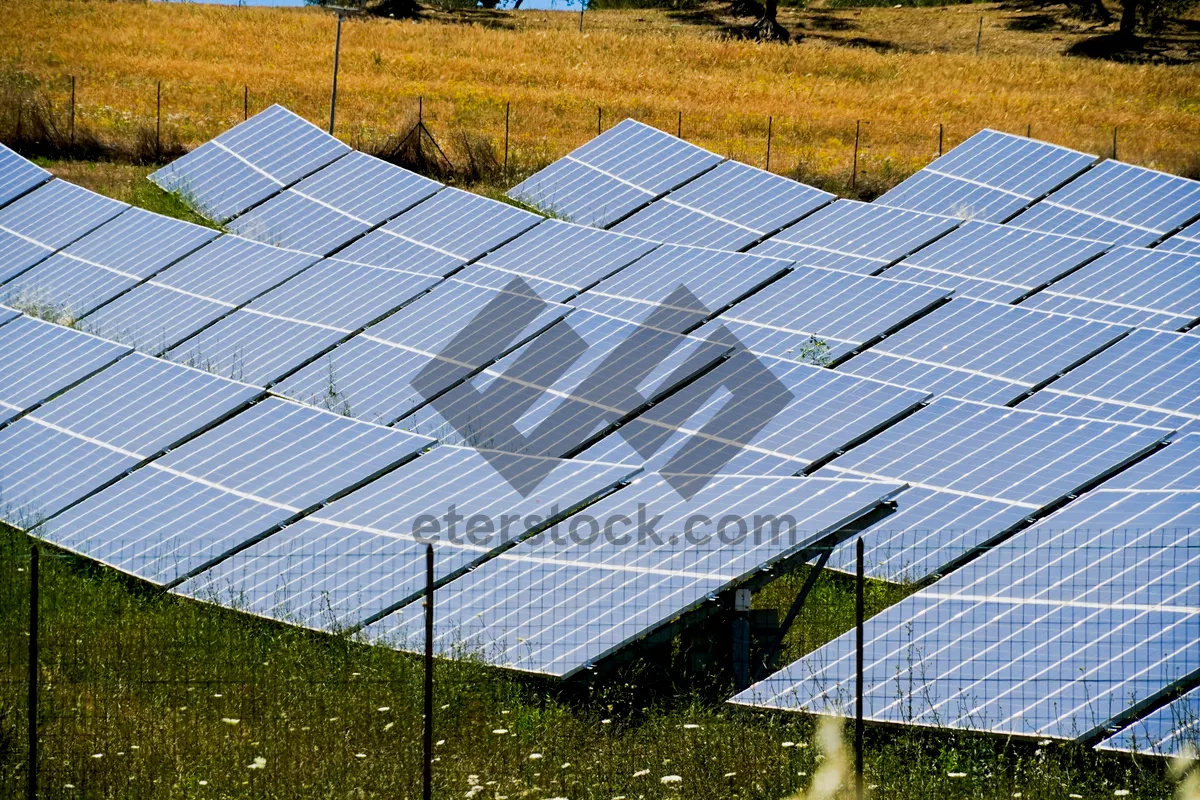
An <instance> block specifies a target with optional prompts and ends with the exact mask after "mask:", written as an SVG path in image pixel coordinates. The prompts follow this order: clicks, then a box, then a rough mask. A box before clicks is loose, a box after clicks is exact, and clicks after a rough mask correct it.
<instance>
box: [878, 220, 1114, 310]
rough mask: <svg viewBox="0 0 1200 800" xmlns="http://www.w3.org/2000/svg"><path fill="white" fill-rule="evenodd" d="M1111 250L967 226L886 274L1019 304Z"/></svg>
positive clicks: (1004, 228)
mask: <svg viewBox="0 0 1200 800" xmlns="http://www.w3.org/2000/svg"><path fill="white" fill-rule="evenodd" d="M1108 247H1109V246H1108V245H1107V244H1105V243H1103V242H1093V241H1090V240H1088V239H1077V238H1074V237H1071V236H1056V235H1054V234H1051V233H1039V232H1037V231H1026V230H1021V229H1020V228H1012V227H1009V226H1007V225H993V224H992V223H990V222H966V223H963V225H962V227H960V228H957V229H955V230H953V231H950V233H948V234H946V235H945V236H943V237H942V238H941V239H938V240H937V241H936V242H933V243H932V244H930V245H928V246H927V247H923V248H921V249H920V250H918V251H917V252H915V253H913V254H912V255H911V256H908V257H907V258H905V259H904V260H903V261H901V262H900V263H898V264H896V265H894V266H891V267H888V269H887V271H886V272H884V273H883V274H884V275H885V276H887V277H889V278H896V279H897V280H904V281H913V282H915V283H925V284H928V285H930V286H940V287H941V288H943V289H953V290H954V293H955V295H956V296H959V297H974V298H977V299H979V300H994V301H995V302H997V303H1015V302H1016V301H1017V300H1020V299H1021V298H1022V297H1024V296H1025V295H1027V294H1029V293H1030V292H1032V291H1034V290H1036V289H1039V288H1041V287H1043V286H1045V285H1046V284H1048V283H1050V282H1052V281H1055V280H1058V279H1059V278H1060V277H1062V276H1063V275H1065V274H1067V273H1068V272H1070V271H1071V270H1073V269H1076V268H1077V267H1079V266H1080V265H1082V264H1084V263H1086V262H1088V261H1090V260H1092V259H1093V258H1095V257H1096V256H1098V255H1100V254H1101V253H1103V252H1104V251H1105V250H1107V249H1108Z"/></svg>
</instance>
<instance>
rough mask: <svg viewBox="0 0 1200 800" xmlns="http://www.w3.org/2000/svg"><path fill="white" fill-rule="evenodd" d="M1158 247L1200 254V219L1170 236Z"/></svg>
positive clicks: (1177, 251) (1175, 251)
mask: <svg viewBox="0 0 1200 800" xmlns="http://www.w3.org/2000/svg"><path fill="white" fill-rule="evenodd" d="M1158 249H1159V250H1170V251H1171V252H1174V253H1189V254H1191V255H1200V220H1196V221H1195V222H1193V223H1192V224H1191V225H1188V226H1187V227H1186V228H1184V229H1183V230H1181V231H1179V233H1176V234H1174V235H1173V236H1170V237H1168V238H1167V239H1166V240H1165V241H1164V242H1163V243H1162V244H1160V245H1159V246H1158Z"/></svg>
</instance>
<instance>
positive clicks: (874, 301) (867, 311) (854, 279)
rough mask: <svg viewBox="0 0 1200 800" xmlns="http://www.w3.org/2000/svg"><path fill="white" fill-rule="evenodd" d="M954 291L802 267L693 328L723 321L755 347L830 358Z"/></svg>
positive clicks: (701, 332)
mask: <svg viewBox="0 0 1200 800" xmlns="http://www.w3.org/2000/svg"><path fill="white" fill-rule="evenodd" d="M949 296H950V292H948V291H946V290H945V289H935V288H933V287H932V286H922V285H920V284H917V283H907V282H905V281H892V280H888V279H886V278H872V277H869V276H866V275H853V274H850V273H846V272H840V271H838V270H828V269H816V268H812V267H796V268H794V269H793V270H792V271H791V272H790V273H788V274H787V275H785V276H784V277H783V278H781V279H780V280H778V281H775V282H774V283H772V284H771V285H770V286H767V287H766V288H765V289H763V290H762V291H760V292H758V293H756V294H755V295H753V296H752V297H750V298H748V299H746V300H744V301H742V302H741V303H738V304H737V305H735V306H734V307H733V308H731V309H729V310H728V311H726V312H725V313H723V314H721V315H720V316H719V317H717V318H716V319H714V320H713V321H712V322H709V323H708V324H707V325H705V326H703V327H701V328H699V329H697V330H696V332H695V335H696V336H706V335H708V334H710V333H711V332H712V331H713V330H715V329H716V327H717V326H718V325H723V326H725V328H727V329H728V330H729V331H730V332H731V333H732V334H733V335H734V336H735V337H736V338H737V340H738V341H739V342H740V343H741V344H742V345H743V346H745V347H746V349H748V350H752V351H753V352H755V353H761V354H762V355H769V356H775V357H777V358H786V359H790V360H792V361H808V362H812V363H819V364H827V363H829V362H832V361H836V360H837V359H839V358H843V357H845V356H846V355H849V354H850V353H852V352H854V351H855V350H857V349H859V348H861V347H862V346H863V345H864V344H867V343H868V342H871V341H874V340H875V339H878V338H879V337H881V336H885V335H887V334H888V333H890V332H892V331H894V330H896V329H897V328H899V327H901V326H903V325H906V324H908V323H909V322H911V321H912V320H913V319H915V318H916V317H919V316H920V315H921V314H924V313H925V312H927V311H929V310H930V309H931V308H933V307H935V306H936V305H938V304H939V303H941V302H943V301H945V300H946V298H948V297H949ZM814 340H816V341H814Z"/></svg>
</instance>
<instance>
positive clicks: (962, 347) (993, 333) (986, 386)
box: [838, 298, 1130, 405]
mask: <svg viewBox="0 0 1200 800" xmlns="http://www.w3.org/2000/svg"><path fill="white" fill-rule="evenodd" d="M1129 331H1130V328H1128V327H1123V326H1120V325H1106V324H1104V323H1102V322H1093V321H1092V320H1088V319H1082V318H1080V317H1068V316H1065V315H1063V314H1047V313H1045V312H1042V311H1033V310H1031V309H1026V308H1022V307H1020V306H1009V305H1004V304H1001V303H989V302H987V301H984V300H968V299H958V298H955V299H953V300H951V301H950V302H949V303H947V304H945V305H944V306H941V307H939V308H936V309H934V310H933V311H931V312H929V313H928V314H926V315H925V316H923V317H921V318H920V319H918V320H916V321H915V322H913V323H912V324H911V325H909V326H907V327H905V328H902V329H901V330H899V331H896V333H894V334H892V335H891V336H889V337H887V338H886V339H884V340H883V341H882V342H879V343H878V344H875V345H873V346H872V347H871V348H870V349H868V350H865V351H863V352H862V353H859V354H858V355H856V356H855V357H854V358H852V359H850V360H849V361H847V362H846V363H844V364H842V365H841V366H839V367H838V369H839V370H841V371H843V372H850V373H853V374H854V375H859V376H861V377H864V378H876V379H878V380H881V381H888V382H890V383H897V384H900V385H901V386H911V387H912V388H914V389H922V390H924V391H926V392H932V393H933V394H936V395H939V396H944V397H957V398H959V399H961V400H977V401H979V402H981V403H996V404H998V405H1005V404H1008V403H1014V402H1016V401H1017V400H1019V399H1020V398H1021V397H1022V396H1024V395H1026V394H1028V393H1029V392H1031V391H1033V389H1034V388H1035V387H1037V386H1040V385H1041V384H1043V383H1045V382H1047V381H1049V380H1052V379H1053V378H1054V377H1055V376H1056V375H1059V374H1061V373H1063V372H1064V371H1066V370H1068V369H1070V368H1071V367H1072V366H1073V365H1075V364H1078V363H1079V362H1080V361H1083V360H1084V359H1085V358H1088V357H1089V356H1091V355H1093V354H1094V353H1096V352H1097V351H1098V350H1101V349H1103V348H1104V347H1106V346H1108V345H1110V344H1112V343H1113V342H1114V341H1116V340H1117V339H1118V338H1120V337H1121V336H1123V335H1124V334H1126V333H1128V332H1129Z"/></svg>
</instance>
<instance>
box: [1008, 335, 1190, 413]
mask: <svg viewBox="0 0 1200 800" xmlns="http://www.w3.org/2000/svg"><path fill="white" fill-rule="evenodd" d="M1021 408H1027V409H1030V410H1032V411H1052V412H1054V413H1057V414H1071V415H1072V416H1076V417H1088V418H1090V419H1107V420H1112V421H1114V422H1136V423H1138V424H1141V425H1157V426H1158V427H1161V428H1173V429H1175V430H1179V431H1184V430H1190V429H1193V428H1195V429H1200V337H1197V336H1189V335H1187V334H1179V333H1167V332H1166V331H1149V330H1137V331H1134V332H1133V333H1131V334H1130V335H1129V336H1128V337H1126V338H1125V339H1122V340H1121V341H1119V342H1117V343H1116V344H1115V345H1113V346H1112V347H1110V348H1108V349H1107V350H1104V351H1103V352H1101V353H1099V354H1097V355H1096V356H1093V357H1092V358H1091V359H1089V360H1088V361H1085V362H1084V363H1083V364H1081V365H1079V366H1078V367H1076V368H1075V369H1073V370H1071V371H1070V372H1068V373H1067V374H1066V375H1064V376H1063V377H1061V378H1059V379H1058V380H1056V381H1054V382H1053V383H1051V384H1050V385H1049V386H1047V387H1045V388H1043V389H1041V390H1039V391H1038V392H1036V393H1035V394H1033V395H1032V396H1031V397H1030V398H1029V399H1028V400H1025V401H1022V403H1021Z"/></svg>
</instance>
